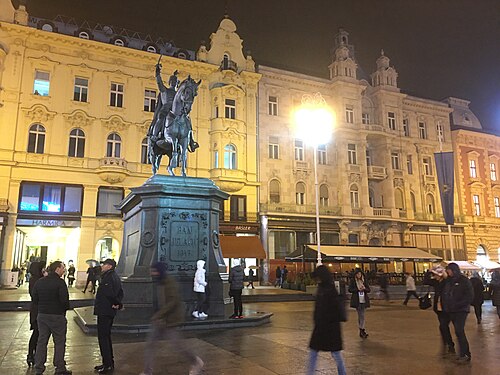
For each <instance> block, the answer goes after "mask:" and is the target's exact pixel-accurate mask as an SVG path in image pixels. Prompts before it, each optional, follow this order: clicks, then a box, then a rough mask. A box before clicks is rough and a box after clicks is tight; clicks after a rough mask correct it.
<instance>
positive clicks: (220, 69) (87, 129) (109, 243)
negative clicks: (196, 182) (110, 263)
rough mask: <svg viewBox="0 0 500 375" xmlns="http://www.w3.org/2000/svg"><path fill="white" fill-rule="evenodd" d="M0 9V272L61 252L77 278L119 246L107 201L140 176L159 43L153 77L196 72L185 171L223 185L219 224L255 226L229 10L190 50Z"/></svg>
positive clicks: (250, 66)
mask: <svg viewBox="0 0 500 375" xmlns="http://www.w3.org/2000/svg"><path fill="white" fill-rule="evenodd" d="M0 11H1V14H0V85H1V91H0V106H1V108H0V129H1V134H2V136H1V137H0V210H1V213H0V220H1V221H2V223H1V224H2V227H1V229H2V232H1V243H0V246H1V254H2V265H1V269H2V275H5V274H6V272H4V271H7V270H10V269H11V268H12V267H13V266H15V265H19V264H22V263H23V262H24V261H25V260H26V259H29V258H30V257H31V256H35V257H40V258H42V259H46V260H47V261H52V260H56V259H61V260H64V261H66V262H68V261H70V260H73V261H74V262H75V265H76V267H77V270H78V271H79V276H80V279H81V278H82V277H84V273H85V271H86V267H87V266H86V264H85V261H86V260H87V259H101V258H103V257H115V258H117V257H118V256H119V251H120V248H121V241H122V221H121V217H120V213H119V212H117V210H116V209H115V207H114V204H116V203H118V202H119V201H120V200H121V199H122V198H123V197H124V196H126V194H127V193H128V191H129V189H130V188H131V187H135V186H140V185H142V184H143V183H144V182H145V181H146V179H147V178H149V177H150V176H151V165H149V164H147V157H146V155H147V142H145V137H146V133H147V131H148V127H149V125H150V123H151V119H152V115H153V113H152V112H153V111H154V106H155V104H156V96H157V93H158V88H157V84H156V81H155V77H154V67H155V65H156V63H157V62H158V60H159V57H160V54H161V55H163V56H162V58H161V63H162V66H163V74H164V77H163V78H164V80H165V81H167V79H168V75H169V74H171V73H172V72H174V71H175V70H178V71H179V78H180V80H182V79H184V78H186V77H187V76H188V75H190V76H191V77H192V78H194V79H195V80H199V79H201V80H202V83H201V86H200V88H199V90H198V96H197V98H196V99H195V102H194V106H193V109H192V112H191V119H192V123H193V130H194V134H195V139H196V140H197V141H198V142H199V143H200V148H199V149H198V150H197V151H196V152H195V153H192V154H189V156H188V175H189V176H193V177H206V178H211V179H212V180H214V181H215V182H216V184H217V185H218V186H219V187H220V188H221V189H223V190H225V191H226V192H228V193H230V194H231V198H230V200H228V201H227V202H226V204H225V213H224V222H221V230H222V232H223V233H227V234H235V233H237V232H239V231H243V232H246V233H247V234H248V232H249V233H252V234H256V233H257V231H258V225H257V196H258V179H257V162H256V160H257V149H256V144H257V142H256V137H257V122H256V121H257V119H256V108H257V103H256V99H257V85H258V81H259V78H260V75H259V74H257V73H255V67H254V63H253V60H252V58H251V56H246V57H245V56H244V54H243V52H242V40H241V39H240V37H239V36H238V34H237V33H236V26H235V24H234V23H233V22H232V21H231V20H230V19H227V18H226V19H224V20H222V22H221V23H220V25H219V27H218V29H217V31H216V32H215V33H213V34H212V35H211V37H210V41H211V43H210V46H201V47H200V48H199V50H198V51H197V52H196V53H195V52H193V51H188V50H183V49H179V48H176V47H174V46H173V45H171V44H170V43H165V42H163V41H162V40H161V39H157V40H153V39H151V38H150V37H146V36H144V38H142V37H141V35H140V34H139V33H133V32H129V31H127V30H124V29H122V30H113V29H112V28H111V27H109V26H100V25H97V26H95V27H92V28H90V27H89V25H88V24H87V23H82V24H75V23H72V22H66V21H65V20H63V19H57V20H43V19H37V18H33V17H29V16H28V14H27V12H26V9H25V8H24V6H20V8H19V9H17V10H16V9H14V8H12V5H11V2H10V1H1V2H0ZM165 75H166V76H165ZM165 163H166V160H164V162H163V166H162V169H161V171H160V173H165V174H166V170H165ZM176 178H181V177H176Z"/></svg>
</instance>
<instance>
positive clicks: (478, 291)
mask: <svg viewBox="0 0 500 375" xmlns="http://www.w3.org/2000/svg"><path fill="white" fill-rule="evenodd" d="M470 282H471V284H472V289H473V290H474V298H473V299H472V306H474V313H475V314H476V321H477V324H481V320H482V315H483V303H484V284H483V280H482V279H481V277H480V276H479V273H478V272H477V271H474V272H473V273H472V277H471V278H470Z"/></svg>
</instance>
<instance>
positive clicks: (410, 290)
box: [403, 272, 418, 306]
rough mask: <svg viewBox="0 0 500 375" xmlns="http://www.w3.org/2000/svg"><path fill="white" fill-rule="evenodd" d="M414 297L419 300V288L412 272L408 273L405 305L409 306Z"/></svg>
mask: <svg viewBox="0 0 500 375" xmlns="http://www.w3.org/2000/svg"><path fill="white" fill-rule="evenodd" d="M411 296H413V297H415V298H416V299H417V300H418V294H417V287H416V286H415V279H414V278H413V275H412V274H411V273H410V272H407V273H406V298H405V301H404V302H403V305H405V306H406V305H408V301H409V299H410V297H411Z"/></svg>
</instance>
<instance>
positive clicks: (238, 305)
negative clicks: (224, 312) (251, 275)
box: [229, 259, 244, 319]
mask: <svg viewBox="0 0 500 375" xmlns="http://www.w3.org/2000/svg"><path fill="white" fill-rule="evenodd" d="M233 264H234V267H233V268H231V271H230V272H229V295H230V296H231V297H233V299H234V314H233V315H231V316H230V317H229V319H242V318H243V303H242V302H241V290H242V289H243V276H244V273H243V267H241V266H240V260H239V259H234V260H233Z"/></svg>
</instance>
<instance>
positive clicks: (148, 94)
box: [144, 90, 156, 112]
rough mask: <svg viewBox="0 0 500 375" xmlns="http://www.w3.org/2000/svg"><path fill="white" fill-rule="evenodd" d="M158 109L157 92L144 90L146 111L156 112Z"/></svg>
mask: <svg viewBox="0 0 500 375" xmlns="http://www.w3.org/2000/svg"><path fill="white" fill-rule="evenodd" d="M155 108H156V91H155V90H144V111H145V112H154V111H155Z"/></svg>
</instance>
